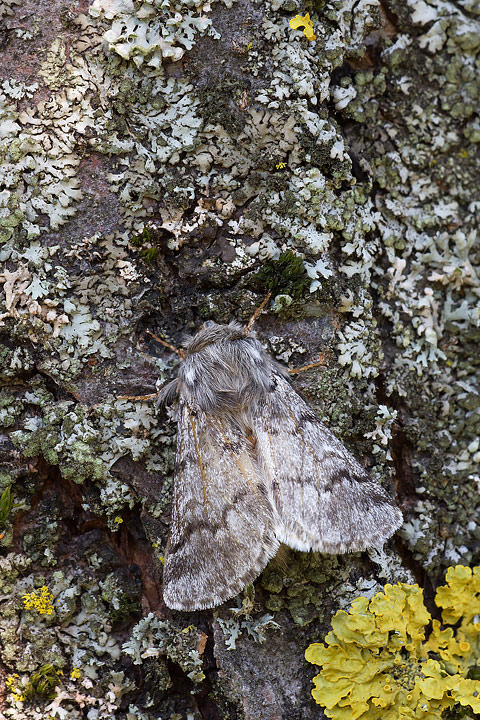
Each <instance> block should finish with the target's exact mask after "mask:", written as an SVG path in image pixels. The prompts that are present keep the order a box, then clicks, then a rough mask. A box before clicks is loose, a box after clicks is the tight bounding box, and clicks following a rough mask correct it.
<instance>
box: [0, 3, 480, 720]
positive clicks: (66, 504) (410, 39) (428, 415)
mask: <svg viewBox="0 0 480 720" xmlns="http://www.w3.org/2000/svg"><path fill="white" fill-rule="evenodd" d="M306 13H309V15H310V19H311V23H312V28H313V30H312V29H311V30H310V32H309V30H308V28H309V23H308V19H306V20H305V21H304V23H305V32H303V27H302V26H301V27H299V28H297V29H292V28H291V27H290V25H289V21H290V20H291V19H292V18H293V17H294V16H296V15H299V14H300V15H302V16H305V15H306ZM0 22H1V23H2V29H1V34H0V46H1V50H0V51H1V61H0V68H1V69H0V74H1V78H2V80H1V85H0V137H1V138H2V145H1V150H0V153H1V165H0V241H1V243H2V244H1V245H0V259H1V263H2V267H1V269H0V283H1V284H0V287H1V288H3V294H2V295H1V297H0V318H1V325H0V333H1V338H0V357H1V360H2V370H1V372H2V379H3V388H2V390H1V393H0V424H1V433H2V435H1V446H0V450H1V456H2V462H3V466H2V472H1V474H0V492H2V491H5V492H4V494H3V496H2V501H1V502H0V532H1V533H2V535H1V540H0V547H1V557H0V564H1V568H2V569H1V573H0V588H1V591H0V596H1V602H0V647H1V655H2V657H1V665H0V668H1V670H0V672H2V673H3V675H4V679H6V681H7V683H6V687H4V692H3V698H2V699H0V713H2V712H3V713H4V716H5V717H7V718H20V720H23V719H24V718H25V719H26V718H28V719H30V718H32V719H34V718H39V717H47V716H52V717H68V718H69V719H72V720H76V718H89V720H91V719H92V718H95V719H96V718H111V717H115V718H119V719H120V718H121V719H122V720H132V719H133V718H140V719H142V720H153V719H154V718H155V719H157V718H170V720H181V719H182V720H183V719H185V720H186V719H187V718H188V719H189V720H190V719H191V718H195V720H197V719H200V718H203V719H204V720H206V719H207V718H208V720H219V719H220V718H229V719H231V720H233V719H234V718H245V719H246V720H277V719H278V718H288V719H289V720H295V719H296V718H298V719H300V718H302V720H308V719H309V718H312V720H313V718H318V717H322V711H321V709H320V708H319V706H317V705H315V703H314V702H313V700H312V698H311V695H310V689H311V679H312V677H313V675H314V674H315V671H314V668H313V667H312V666H311V665H308V664H307V663H306V662H305V660H304V651H305V649H306V647H307V646H308V645H309V643H311V642H312V641H319V640H321V639H322V638H323V636H324V634H325V632H326V631H327V630H328V628H329V625H330V619H331V616H332V615H333V613H334V612H335V611H336V610H337V609H338V608H339V607H346V606H348V604H349V603H350V602H351V601H352V600H353V599H354V598H355V597H358V596H359V595H364V594H367V595H371V594H372V593H373V592H375V591H376V590H379V589H381V587H382V585H383V584H384V583H385V582H393V583H395V582H398V581H403V582H418V583H419V584H420V585H421V586H422V587H424V588H425V594H426V601H427V603H428V602H430V601H431V599H432V596H433V590H434V588H435V586H436V585H438V584H439V583H441V582H443V577H444V571H445V569H446V568H447V567H448V566H450V565H452V564H456V563H461V564H464V565H473V564H475V563H477V564H478V562H479V539H480V529H479V526H478V523H477V518H478V511H479V504H480V502H479V495H478V491H479V483H480V476H479V474H478V466H479V460H480V447H479V442H478V436H479V431H480V420H479V414H478V408H479V406H480V400H479V397H480V395H479V389H478V360H477V356H478V352H477V348H478V341H479V339H480V332H479V317H480V315H479V309H478V308H479V296H480V282H479V276H478V260H479V245H478V242H477V234H476V232H477V231H476V225H477V222H478V213H479V208H480V203H479V201H478V199H477V197H476V188H477V186H478V143H479V142H480V124H479V120H478V112H477V109H478V99H479V85H478V78H477V73H478V52H479V48H480V9H479V7H478V6H477V5H476V4H475V3H473V2H470V1H469V0H465V1H464V2H458V3H454V2H444V3H441V4H440V3H437V2H436V0H430V2H429V3H427V2H423V0H422V1H421V2H416V1H415V2H414V1H413V0H408V2H407V3H404V2H399V1H398V0H388V1H387V0H384V1H383V2H381V3H379V2H377V0H360V1H359V2H351V0H332V2H328V3H325V2H323V1H322V2H320V1H319V2H317V3H311V2H309V3H307V4H306V5H305V6H300V5H298V4H297V2H296V1H295V0H270V1H267V0H265V2H260V1H259V2H257V3H254V2H250V0H238V1H237V2H233V0H225V2H215V3H214V4H212V5H210V4H205V5H201V4H200V2H197V1H196V0H194V1H193V2H189V3H187V2H185V3H183V4H182V2H181V0H179V2H178V3H177V4H176V5H173V4H172V5H169V4H168V3H163V5H162V3H161V2H160V1H159V0H158V1H157V0H146V1H145V2H143V3H141V2H139V1H138V0H95V1H94V2H93V3H89V2H87V0H78V1H77V2H70V3H65V2H59V1H58V0H48V2H47V1H46V0H39V1H37V2H35V3H34V2H32V0H22V2H21V3H20V2H19V0H4V1H3V2H2V3H0ZM312 32H313V33H314V35H315V39H309V38H311V37H312ZM269 291H271V292H272V299H271V301H270V302H269V304H268V305H267V307H266V308H265V310H264V312H263V313H262V315H261V316H260V318H259V319H258V321H257V324H256V329H257V334H258V338H259V339H260V341H261V342H262V344H263V345H264V346H265V348H266V349H267V350H268V352H269V353H270V354H271V355H273V356H274V357H275V358H276V359H277V360H278V361H280V362H281V363H283V364H284V365H288V366H290V367H298V366H300V365H305V364H308V363H314V362H316V361H318V360H319V359H322V360H323V361H324V363H325V365H324V367H320V368H315V369H312V370H310V371H306V372H305V373H302V374H299V375H297V376H295V377H294V379H293V384H294V387H295V389H296V391H297V392H298V393H299V394H301V395H302V396H303V397H304V399H305V400H306V401H307V403H308V404H309V406H310V407H311V408H312V409H313V410H314V411H315V412H316V413H317V414H318V415H319V416H320V418H321V419H322V420H323V421H324V422H325V423H326V424H327V425H328V426H329V427H330V429H331V430H332V431H333V432H334V433H335V434H336V435H337V437H339V438H340V439H341V440H342V442H343V443H344V444H345V445H346V446H347V447H348V448H349V449H350V450H351V451H352V452H353V453H354V454H355V456H356V457H357V458H358V459H361V460H362V461H363V463H364V465H365V466H366V467H368V469H369V471H370V473H371V475H372V476H373V477H374V478H375V479H376V480H377V481H378V482H380V483H381V484H382V485H384V487H386V488H389V489H391V490H392V492H394V493H395V496H396V499H397V502H398V504H399V505H400V507H401V508H402V510H403V513H404V518H405V523H404V526H403V528H402V529H401V530H400V531H399V532H398V533H397V535H396V536H395V538H394V539H393V540H392V541H391V542H389V543H388V544H387V545H386V546H385V548H384V549H383V551H372V552H370V553H357V554H353V555H343V556H328V555H320V554H319V553H310V554H307V553H301V552H295V551H290V550H285V552H284V554H283V555H282V557H281V558H277V559H276V560H274V561H272V562H271V563H270V564H269V566H268V567H267V569H266V570H265V572H264V573H263V574H262V575H261V576H260V578H259V579H258V580H257V582H256V583H255V585H254V587H253V588H252V587H250V588H247V589H246V590H245V592H244V594H243V595H241V596H240V597H239V598H237V599H234V600H233V601H231V602H229V603H226V604H225V605H224V606H222V607H220V608H218V609H216V610H213V611H202V612H196V613H182V612H172V611H170V610H168V608H166V606H165V604H164V603H163V599H162V592H161V578H162V559H163V555H164V552H165V546H166V542H167V537H168V528H169V518H170V504H171V488H172V482H173V475H174V470H173V468H174V438H175V432H176V428H175V422H174V420H173V418H172V414H171V413H170V412H169V411H164V410H162V409H159V408H157V407H156V405H155V403H154V401H139V400H134V399H129V398H131V397H133V396H139V395H144V394H151V393H154V392H156V390H157V389H158V388H159V387H160V386H161V385H162V384H163V383H164V382H166V381H167V380H169V379H170V378H171V377H173V376H174V374H175V367H176V364H177V360H178V358H177V357H176V356H175V354H174V353H172V352H170V351H168V350H167V348H165V347H164V346H162V345H161V344H159V343H157V342H156V341H155V340H154V339H153V338H152V336H151V335H150V334H149V332H148V331H150V332H152V333H155V334H157V335H158V336H161V337H162V338H164V339H165V340H166V341H168V342H170V343H171V344H173V345H176V346H177V347H178V346H179V345H180V344H181V343H182V338H183V337H184V336H185V334H188V333H193V332H195V330H196V329H198V327H199V326H200V324H201V323H202V322H204V321H205V320H207V319H211V320H215V321H216V322H220V323H226V322H230V321H231V320H237V321H239V322H242V323H245V322H247V321H248V318H249V317H250V316H251V314H252V313H253V312H254V310H255V308H256V307H258V305H259V304H260V302H261V301H262V299H263V298H264V297H265V295H266V294H267V292H269ZM43 586H45V587H46V588H48V592H49V593H51V609H52V612H51V614H49V612H48V611H49V601H48V597H49V596H48V594H47V595H46V596H45V597H46V598H47V599H46V600H45V602H44V604H43V605H42V604H41V602H40V600H37V599H35V598H39V597H40V588H42V587H43ZM32 593H33V595H32ZM25 595H28V596H29V597H30V598H32V597H33V598H34V600H33V602H34V605H35V603H36V609H35V606H34V607H33V609H30V610H28V609H26V604H27V603H26V602H25V601H24V600H22V596H25ZM231 608H234V610H233V611H232V609H231ZM60 672H63V675H61V674H60ZM15 673H16V674H18V678H16V679H15V677H14V674H15ZM12 678H13V679H12Z"/></svg>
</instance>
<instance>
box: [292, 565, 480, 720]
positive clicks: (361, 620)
mask: <svg viewBox="0 0 480 720" xmlns="http://www.w3.org/2000/svg"><path fill="white" fill-rule="evenodd" d="M447 583H448V584H447V585H446V586H444V587H441V588H439V589H438V591H437V595H436V602H437V605H439V606H441V607H442V608H444V610H443V621H444V623H445V624H448V623H450V624H454V623H457V622H458V620H460V619H461V623H460V626H459V627H458V628H456V630H454V629H452V628H445V629H442V628H441V625H440V623H439V622H438V620H434V621H433V623H432V630H431V632H430V636H429V638H428V640H426V641H425V631H426V628H427V626H428V624H429V622H430V621H431V616H430V613H429V612H428V610H427V609H426V607H425V605H424V602H423V591H422V590H421V588H419V586H418V585H408V584H406V583H398V584H397V585H386V586H385V588H384V592H380V593H377V594H376V595H375V596H374V597H373V598H372V599H371V600H369V599H368V598H365V597H360V598H357V600H355V601H354V602H353V603H352V607H351V609H350V611H349V612H345V611H344V610H339V611H338V612H337V613H336V614H335V615H334V617H333V619H332V631H331V632H329V633H328V634H327V636H326V637H325V643H313V644H312V645H310V646H309V647H308V648H307V650H306V653H305V657H306V659H307V660H308V661H309V662H311V663H314V664H316V665H319V666H320V667H321V670H320V673H319V674H318V675H317V676H316V677H315V678H314V685H315V688H314V689H313V690H312V695H313V697H314V699H315V701H316V702H317V703H318V704H319V705H323V706H324V708H325V715H326V716H327V717H329V718H334V720H357V719H361V720H380V718H381V720H397V719H398V718H415V719H416V720H417V719H421V720H434V718H440V717H442V714H443V712H444V711H445V710H447V709H448V708H451V707H452V706H454V705H456V704H458V703H459V704H460V705H463V706H465V707H469V708H471V709H472V710H473V711H474V712H479V711H480V681H479V680H478V679H476V677H477V675H476V670H475V668H476V667H477V666H478V663H479V661H480V622H479V617H478V612H479V611H480V568H474V569H473V571H472V570H471V569H470V568H465V567H463V566H460V565H458V566H457V567H455V568H450V569H449V571H448V572H447Z"/></svg>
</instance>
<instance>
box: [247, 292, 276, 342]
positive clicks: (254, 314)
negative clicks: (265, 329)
mask: <svg viewBox="0 0 480 720" xmlns="http://www.w3.org/2000/svg"><path fill="white" fill-rule="evenodd" d="M271 297H272V293H271V292H269V293H268V295H267V297H266V298H265V299H264V300H263V302H262V303H261V304H260V305H259V306H258V308H257V309H256V310H255V312H254V313H253V315H252V317H251V318H250V320H249V321H248V323H247V325H246V327H245V335H248V334H249V333H250V331H251V329H252V327H253V325H254V323H255V320H256V319H257V318H258V316H259V315H260V313H261V312H262V310H263V308H264V307H265V305H266V304H267V303H268V301H269V300H270V298H271Z"/></svg>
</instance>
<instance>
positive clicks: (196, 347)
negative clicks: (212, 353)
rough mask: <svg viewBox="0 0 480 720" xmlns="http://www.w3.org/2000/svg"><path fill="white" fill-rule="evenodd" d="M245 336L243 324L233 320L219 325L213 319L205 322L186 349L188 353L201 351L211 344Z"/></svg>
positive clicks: (188, 342)
mask: <svg viewBox="0 0 480 720" xmlns="http://www.w3.org/2000/svg"><path fill="white" fill-rule="evenodd" d="M244 337H245V331H244V329H243V327H242V326H241V325H239V324H238V323H236V322H231V323H229V324H228V325H219V324H218V323H216V322H213V320H207V321H206V322H204V323H203V325H202V326H201V328H200V330H199V331H198V333H197V334H196V335H194V336H193V338H190V339H189V340H188V341H187V344H186V346H185V351H186V354H187V355H192V354H193V353H197V352H200V351H201V350H203V349H204V348H206V347H208V346H209V345H213V344H215V343H222V342H226V341H231V340H240V338H244Z"/></svg>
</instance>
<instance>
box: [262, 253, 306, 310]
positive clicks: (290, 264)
mask: <svg viewBox="0 0 480 720" xmlns="http://www.w3.org/2000/svg"><path fill="white" fill-rule="evenodd" d="M255 280H257V281H258V282H259V283H261V284H262V285H263V287H264V288H265V289H267V290H270V292H271V293H272V295H273V296H275V295H279V294H286V295H290V296H291V297H293V298H295V299H298V298H300V297H301V296H302V295H303V294H304V293H305V292H306V290H307V289H308V288H309V287H310V279H309V278H308V275H307V273H306V270H305V266H304V264H303V260H302V258H301V257H299V256H298V255H296V254H295V253H294V252H293V250H287V251H286V252H284V253H282V254H281V255H280V257H279V258H278V260H271V261H269V262H266V263H265V264H264V266H263V267H262V269H261V270H260V272H258V273H257V274H256V275H255Z"/></svg>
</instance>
